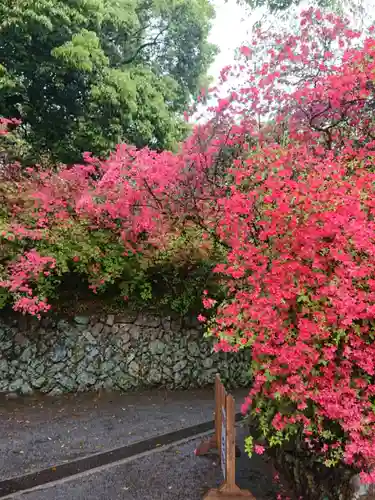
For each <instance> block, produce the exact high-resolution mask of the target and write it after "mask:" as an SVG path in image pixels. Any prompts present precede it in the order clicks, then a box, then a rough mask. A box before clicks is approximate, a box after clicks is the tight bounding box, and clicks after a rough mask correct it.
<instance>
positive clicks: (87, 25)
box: [0, 0, 216, 162]
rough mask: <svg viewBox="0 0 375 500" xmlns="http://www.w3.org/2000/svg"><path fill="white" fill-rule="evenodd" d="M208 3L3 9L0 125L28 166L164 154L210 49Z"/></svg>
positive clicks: (26, 2)
mask: <svg viewBox="0 0 375 500" xmlns="http://www.w3.org/2000/svg"><path fill="white" fill-rule="evenodd" d="M213 15H214V11H213V8H212V6H211V5H210V3H209V0H189V1H188V2H187V1H186V0H37V1H35V0H2V2H1V4H0V116H1V115H2V116H7V117H15V118H19V119H21V120H22V126H21V134H22V139H23V140H24V141H25V142H26V143H27V144H28V145H29V151H30V153H31V156H30V160H39V159H40V157H41V156H42V155H43V154H47V155H50V156H52V158H53V159H56V160H59V161H63V162H71V161H76V160H78V159H79V158H80V155H81V152H82V151H87V150H88V151H92V152H93V153H95V154H99V155H103V154H106V153H107V152H108V151H109V150H110V149H112V148H113V147H114V145H115V144H116V143H118V142H120V141H127V142H131V143H134V144H135V145H136V146H140V147H142V146H145V145H150V146H152V147H154V148H165V147H170V146H172V145H173V143H174V142H175V141H176V140H179V139H180V138H181V137H182V136H183V133H184V130H185V125H184V122H183V120H182V118H181V114H182V110H183V108H184V107H185V106H186V104H187V103H188V101H189V99H190V96H191V94H193V93H195V92H196V91H197V88H198V87H199V85H200V82H201V79H202V78H204V76H205V74H206V70H207V68H208V65H209V64H210V62H211V61H212V58H213V56H214V54H215V50H216V49H215V47H214V46H212V45H210V44H209V43H208V41H207V37H208V33H209V29H210V22H211V19H212V18H213Z"/></svg>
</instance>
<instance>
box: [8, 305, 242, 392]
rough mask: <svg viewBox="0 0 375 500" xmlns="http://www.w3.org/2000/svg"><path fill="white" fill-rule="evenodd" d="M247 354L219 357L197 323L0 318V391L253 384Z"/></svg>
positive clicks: (143, 317)
mask: <svg viewBox="0 0 375 500" xmlns="http://www.w3.org/2000/svg"><path fill="white" fill-rule="evenodd" d="M249 366H250V360H249V352H242V353H237V354H235V355H230V354H224V353H219V354H216V353H213V352H212V345H211V343H210V341H209V339H205V338H203V332H202V329H201V327H200V326H199V325H197V324H196V323H194V322H191V321H188V320H186V319H185V320H175V319H171V318H169V317H166V318H159V317H157V316H151V315H149V314H143V313H142V314H140V313H139V314H135V313H131V312H129V313H127V314H124V315H121V316H120V315H116V316H115V315H107V316H105V317H101V318H100V317H86V316H77V317H75V318H74V319H70V320H67V319H51V318H45V319H43V320H42V321H41V322H35V321H32V320H31V319H26V318H13V319H12V320H9V319H8V320H7V321H5V320H1V319H0V393H19V394H30V393H32V392H33V391H40V392H43V393H48V394H50V395H57V394H61V393H63V392H74V391H87V390H99V389H108V390H112V389H113V390H131V389H136V388H141V387H142V388H144V387H152V386H164V387H167V388H170V389H180V388H189V387H200V386H204V385H208V384H211V383H213V381H214V376H215V373H216V372H217V371H220V373H221V375H222V377H223V380H227V381H229V383H230V384H231V385H232V386H243V385H247V384H248V383H249Z"/></svg>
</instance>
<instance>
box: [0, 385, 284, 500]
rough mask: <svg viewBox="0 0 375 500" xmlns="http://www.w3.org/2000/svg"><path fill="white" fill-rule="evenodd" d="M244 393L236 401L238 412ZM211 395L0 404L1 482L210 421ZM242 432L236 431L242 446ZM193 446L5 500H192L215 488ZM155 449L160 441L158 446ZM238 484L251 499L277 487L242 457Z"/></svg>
mask: <svg viewBox="0 0 375 500" xmlns="http://www.w3.org/2000/svg"><path fill="white" fill-rule="evenodd" d="M244 394H245V393H244V392H242V393H240V394H236V399H237V403H238V405H239V404H240V403H241V399H242V397H243V395H244ZM213 409H214V402H213V391H212V390H199V391H187V392H173V393H166V392H164V391H151V392H144V393H137V394H134V393H133V394H122V395H121V394H118V393H116V394H103V395H101V396H98V395H93V394H91V395H90V394H89V395H87V394H86V395H76V396H67V397H61V398H56V399H55V398H54V399H52V398H46V397H44V398H39V399H23V400H22V399H15V400H4V399H3V400H1V401H0V471H1V475H0V482H1V481H4V480H7V479H10V478H14V477H16V476H23V475H25V474H28V473H32V472H38V471H39V470H41V469H46V468H50V469H51V474H52V476H53V471H54V469H55V468H56V467H58V466H59V465H61V464H64V463H66V464H67V463H70V462H71V461H73V460H77V459H79V458H83V457H88V456H92V455H93V454H98V453H99V454H100V453H103V452H105V451H109V450H113V449H115V448H119V447H126V446H129V445H134V443H139V442H141V441H142V442H143V441H144V440H146V439H149V438H151V437H157V436H162V435H164V434H166V433H170V432H171V431H177V430H178V429H184V428H186V427H190V426H194V425H196V424H201V423H203V422H207V421H209V420H212V418H213ZM243 432H244V430H241V429H240V430H239V433H238V438H239V439H238V441H239V444H240V445H241V444H242V443H243V439H244V434H243ZM199 441H200V438H193V437H192V438H190V439H188V438H185V439H184V441H183V442H180V443H177V444H172V445H169V446H165V447H162V446H161V447H160V449H158V446H157V445H156V447H155V448H154V449H153V450H152V451H147V452H146V453H141V454H138V455H136V456H133V457H129V458H127V459H124V460H122V461H120V462H118V461H117V462H115V463H110V464H105V465H104V466H102V467H99V468H95V469H92V470H89V471H85V472H84V473H81V474H79V475H75V476H71V477H67V478H65V479H62V480H59V482H58V483H56V484H54V483H48V484H46V485H44V486H42V487H39V488H38V490H36V491H31V492H20V493H15V494H13V495H10V496H8V497H0V498H14V499H15V498H21V497H22V498H23V499H24V500H60V499H61V500H62V499H72V500H78V499H85V500H86V499H87V500H89V499H91V498H92V499H93V500H94V499H95V500H114V499H117V498H121V499H124V500H137V499H141V498H142V499H143V500H144V499H150V500H164V499H165V500H172V499H173V500H194V499H196V500H199V499H201V497H202V494H203V492H204V491H205V490H207V489H208V488H209V487H214V486H215V485H216V484H218V483H219V482H220V479H221V472H220V468H219V467H218V464H217V457H215V456H211V457H195V455H194V449H195V447H196V445H197V443H198V442H199ZM161 444H162V439H161ZM237 473H238V481H239V484H240V485H241V486H242V487H244V488H245V487H246V488H250V489H251V491H252V493H253V494H254V495H255V496H256V498H257V499H261V498H262V499H265V500H268V499H271V498H273V499H274V498H276V497H277V495H278V494H279V493H280V486H279V485H278V484H274V483H273V481H272V475H273V472H272V468H271V466H270V464H268V463H266V462H265V461H264V460H263V459H262V458H260V457H256V458H254V459H252V460H249V459H248V458H247V457H246V456H245V455H243V456H242V457H241V458H240V459H239V460H238V463H237Z"/></svg>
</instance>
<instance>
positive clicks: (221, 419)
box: [197, 375, 255, 500]
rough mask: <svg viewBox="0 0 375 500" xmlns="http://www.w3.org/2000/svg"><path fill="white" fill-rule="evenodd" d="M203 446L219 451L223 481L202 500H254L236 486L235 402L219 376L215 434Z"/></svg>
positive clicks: (216, 393) (216, 385) (216, 380)
mask: <svg viewBox="0 0 375 500" xmlns="http://www.w3.org/2000/svg"><path fill="white" fill-rule="evenodd" d="M205 445H206V447H208V446H210V447H216V448H217V450H218V451H219V456H220V462H221V466H222V471H223V476H224V481H223V483H222V484H221V486H220V487H219V488H217V489H211V490H209V492H208V493H207V495H205V496H204V500H215V499H216V500H219V499H221V500H230V499H232V500H234V499H236V498H248V499H252V500H255V498H254V497H253V495H252V494H251V493H250V491H248V490H241V489H240V488H239V487H238V486H237V485H236V428H235V402H234V398H233V396H232V395H230V394H227V392H226V390H225V388H224V385H223V384H222V383H221V380H220V376H219V375H216V379H215V434H214V435H213V436H212V438H211V439H210V440H209V441H206V442H203V443H202V444H201V446H203V447H204V446H205ZM197 454H199V453H197Z"/></svg>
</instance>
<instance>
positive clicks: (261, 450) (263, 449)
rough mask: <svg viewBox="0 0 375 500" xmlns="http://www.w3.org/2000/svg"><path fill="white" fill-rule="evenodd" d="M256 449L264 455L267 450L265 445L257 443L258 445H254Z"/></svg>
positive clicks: (258, 453) (256, 451) (257, 452)
mask: <svg viewBox="0 0 375 500" xmlns="http://www.w3.org/2000/svg"><path fill="white" fill-rule="evenodd" d="M254 451H255V453H256V454H257V455H263V453H264V452H265V448H264V446H261V445H259V444H256V445H254Z"/></svg>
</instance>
